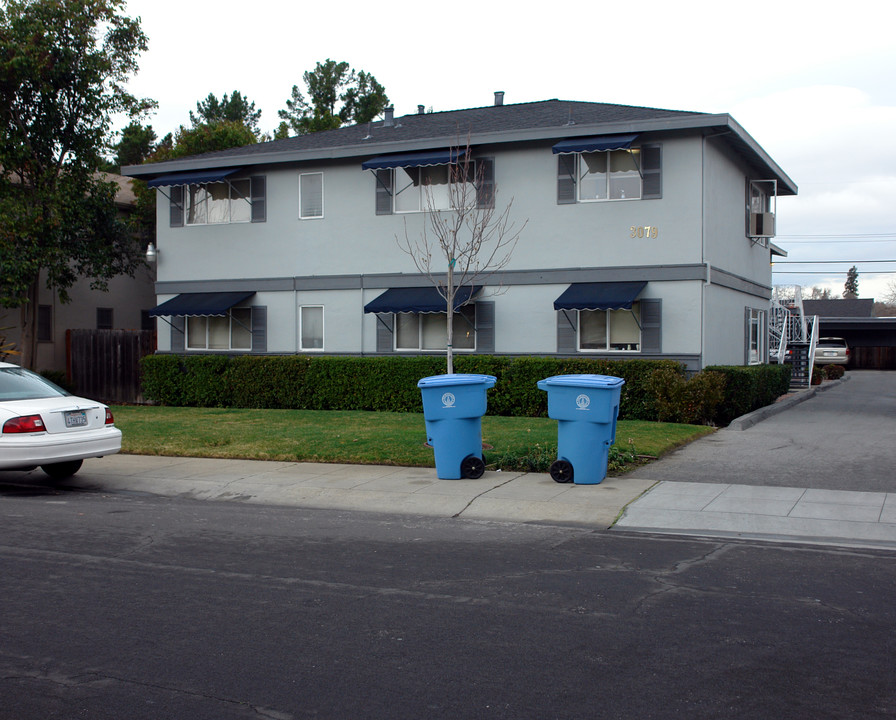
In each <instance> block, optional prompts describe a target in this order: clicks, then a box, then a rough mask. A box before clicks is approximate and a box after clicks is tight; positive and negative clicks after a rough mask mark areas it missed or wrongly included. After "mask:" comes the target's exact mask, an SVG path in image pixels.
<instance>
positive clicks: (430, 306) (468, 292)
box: [364, 285, 482, 313]
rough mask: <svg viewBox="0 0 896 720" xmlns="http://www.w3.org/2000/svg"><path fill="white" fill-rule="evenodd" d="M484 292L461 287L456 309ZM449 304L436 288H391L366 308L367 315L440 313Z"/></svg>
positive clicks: (478, 286) (457, 295)
mask: <svg viewBox="0 0 896 720" xmlns="http://www.w3.org/2000/svg"><path fill="white" fill-rule="evenodd" d="M480 290H482V286H481V285H473V286H472V287H461V288H458V289H457V292H456V293H455V295H454V309H455V310H457V309H458V308H459V307H460V306H461V305H463V304H464V303H466V302H468V301H469V300H470V298H472V297H473V296H474V295H476V293H478V292H479V291H480ZM447 307H448V306H447V303H446V302H445V298H443V297H442V296H441V295H440V294H439V291H438V290H437V289H436V288H435V287H434V286H430V287H412V288H390V289H389V290H386V292H384V293H383V294H382V295H380V296H379V297H377V298H376V299H374V300H371V301H370V302H369V303H367V304H366V305H365V306H364V312H366V313H440V312H445V311H446V310H447Z"/></svg>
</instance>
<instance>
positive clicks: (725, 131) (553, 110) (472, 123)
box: [122, 99, 796, 195]
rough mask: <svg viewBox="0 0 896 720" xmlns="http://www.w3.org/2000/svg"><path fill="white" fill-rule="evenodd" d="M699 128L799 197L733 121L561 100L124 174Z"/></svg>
mask: <svg viewBox="0 0 896 720" xmlns="http://www.w3.org/2000/svg"><path fill="white" fill-rule="evenodd" d="M691 129H700V130H701V131H702V132H706V133H708V134H719V135H722V136H724V138H725V140H726V141H727V142H729V143H730V144H731V145H732V146H733V147H734V148H735V149H736V150H737V151H738V152H739V153H742V154H743V155H744V157H746V158H747V159H748V162H750V163H752V164H755V165H756V166H757V168H760V172H762V173H763V174H764V173H771V175H772V176H774V177H778V178H779V191H778V194H779V195H780V194H787V195H790V194H796V185H795V184H793V182H792V181H791V180H790V179H789V178H788V177H787V176H786V174H784V172H783V171H782V170H781V169H780V168H779V167H778V166H777V165H776V164H775V163H774V161H773V160H771V158H769V157H768V156H767V155H766V154H765V151H764V150H762V148H761V147H759V145H758V144H756V142H755V141H754V140H753V139H752V138H751V137H750V136H749V135H748V134H747V133H746V132H745V131H744V130H743V129H742V128H741V127H740V126H739V125H737V123H736V122H735V121H734V120H732V119H731V118H730V116H728V115H710V114H707V113H700V112H689V111H682V110H663V109H658V108H647V107H637V106H632V105H613V104H609V103H594V102H579V101H573V100H556V99H555V100H542V101H539V102H531V103H517V104H508V105H488V106H485V107H478V108H468V109H465V110H447V111H444V112H434V113H422V114H421V113H413V114H410V115H402V116H400V117H395V118H394V119H393V121H392V123H391V124H387V123H386V121H384V120H382V119H381V120H376V121H373V122H370V123H364V124H362V125H350V126H347V127H342V128H338V129H336V130H326V131H323V132H316V133H310V134H308V135H299V136H297V137H291V138H287V139H284V140H274V141H271V142H265V143H256V144H253V145H245V146H243V147H238V148H231V149H229V150H220V151H217V152H211V153H205V154H203V155H193V156H191V157H187V158H179V159H177V160H170V161H167V162H163V163H154V164H147V165H135V166H130V167H127V168H123V169H122V173H123V174H125V175H128V176H131V177H140V178H143V179H147V178H151V177H153V176H155V175H159V174H162V173H167V172H180V171H184V170H188V169H195V168H200V167H224V166H226V165H233V166H246V165H262V164H271V163H283V162H305V161H318V160H333V159H337V158H359V157H373V156H376V155H379V154H386V153H393V152H408V151H413V150H418V149H432V148H435V147H448V146H451V145H457V144H463V143H465V142H466V139H467V135H468V134H469V135H470V136H471V142H472V143H473V144H474V145H476V144H482V145H487V144H493V143H504V142H526V141H532V140H538V141H557V140H560V139H563V138H568V137H581V136H586V135H589V134H591V135H600V134H608V133H619V132H629V133H644V132H650V131H658V132H665V131H669V130H673V131H675V130H678V131H681V130H685V131H686V130H691ZM782 183H783V186H782Z"/></svg>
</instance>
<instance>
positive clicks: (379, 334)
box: [376, 313, 395, 353]
mask: <svg viewBox="0 0 896 720" xmlns="http://www.w3.org/2000/svg"><path fill="white" fill-rule="evenodd" d="M394 327H395V316H394V315H391V314H389V313H378V314H377V316H376V351H377V352H378V353H390V352H392V351H393V350H394V345H393V343H392V328H394Z"/></svg>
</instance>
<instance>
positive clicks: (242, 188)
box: [230, 178, 252, 223]
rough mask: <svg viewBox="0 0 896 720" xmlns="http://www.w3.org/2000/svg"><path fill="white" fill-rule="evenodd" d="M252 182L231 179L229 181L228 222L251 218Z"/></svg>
mask: <svg viewBox="0 0 896 720" xmlns="http://www.w3.org/2000/svg"><path fill="white" fill-rule="evenodd" d="M251 193H252V183H251V181H250V180H249V179H248V178H246V179H245V180H233V181H232V182H231V183H230V222H235V223H236V222H250V221H251V220H252V196H251Z"/></svg>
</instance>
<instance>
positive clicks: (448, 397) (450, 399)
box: [442, 392, 456, 408]
mask: <svg viewBox="0 0 896 720" xmlns="http://www.w3.org/2000/svg"><path fill="white" fill-rule="evenodd" d="M455 400H456V398H455V397H454V393H450V392H446V393H445V394H444V395H442V406H443V407H446V408H452V407H454V403H455Z"/></svg>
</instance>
